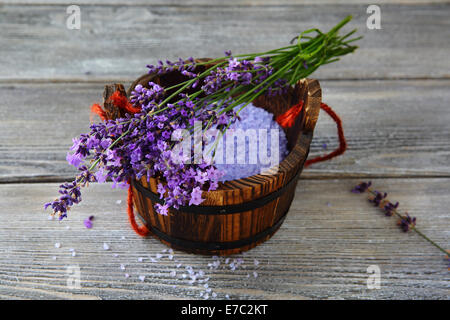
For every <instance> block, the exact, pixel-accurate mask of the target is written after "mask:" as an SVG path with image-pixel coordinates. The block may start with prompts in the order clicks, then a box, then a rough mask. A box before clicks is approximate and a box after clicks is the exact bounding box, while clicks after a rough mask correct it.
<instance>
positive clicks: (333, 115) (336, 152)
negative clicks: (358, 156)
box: [305, 103, 347, 168]
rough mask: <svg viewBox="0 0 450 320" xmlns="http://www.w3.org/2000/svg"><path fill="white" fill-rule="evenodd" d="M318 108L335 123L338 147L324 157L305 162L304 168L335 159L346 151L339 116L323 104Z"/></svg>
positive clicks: (345, 142)
mask: <svg viewBox="0 0 450 320" xmlns="http://www.w3.org/2000/svg"><path fill="white" fill-rule="evenodd" d="M320 108H321V109H322V110H323V111H325V112H326V113H328V115H329V116H330V117H331V118H333V120H334V122H336V126H337V130H338V137H339V147H338V148H337V149H336V150H334V151H333V152H331V153H329V154H327V155H324V156H319V157H316V158H313V159H310V160H306V162H305V168H306V167H308V166H310V165H311V164H313V163H317V162H322V161H326V160H330V159H332V158H334V157H337V156H339V155H341V154H343V153H344V152H345V150H347V141H345V137H344V129H343V128H342V121H341V119H340V118H339V116H338V115H337V114H336V113H335V112H334V111H333V110H332V109H331V108H330V107H329V106H328V105H327V104H325V103H321V104H320Z"/></svg>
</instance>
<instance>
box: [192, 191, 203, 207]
mask: <svg viewBox="0 0 450 320" xmlns="http://www.w3.org/2000/svg"><path fill="white" fill-rule="evenodd" d="M204 200H205V199H202V190H201V189H200V187H195V188H194V189H193V190H192V193H191V199H190V200H189V205H190V206H191V205H199V204H200V203H202V202H203V201H204Z"/></svg>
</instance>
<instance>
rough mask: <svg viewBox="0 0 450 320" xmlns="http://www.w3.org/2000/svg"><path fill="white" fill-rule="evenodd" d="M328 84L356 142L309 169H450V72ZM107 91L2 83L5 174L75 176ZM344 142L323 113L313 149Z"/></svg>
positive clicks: (0, 146)
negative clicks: (79, 147)
mask: <svg viewBox="0 0 450 320" xmlns="http://www.w3.org/2000/svg"><path fill="white" fill-rule="evenodd" d="M128 85H129V84H127V85H126V86H128ZM321 86H322V88H323V101H324V102H325V103H328V104H329V105H330V106H331V107H332V108H334V110H335V111H336V112H337V113H338V114H339V115H340V116H341V118H342V121H343V124H344V131H345V135H346V137H347V140H348V145H349V148H348V150H347V152H346V153H345V154H344V155H343V156H341V157H338V158H336V159H333V160H331V161H327V162H325V163H322V164H314V165H312V166H311V167H310V168H308V169H307V170H305V171H304V172H303V173H302V175H303V176H304V177H336V176H339V177H351V176H402V175H407V176H444V177H448V176H450V165H449V164H450V126H449V125H448V123H450V113H449V112H448V101H449V99H450V90H448V88H449V87H450V81H449V80H433V81H431V80H430V81H361V82H355V81H323V82H321ZM102 92H103V84H98V85H97V84H14V85H13V84H11V85H0V96H2V97H3V101H2V107H1V108H0V129H1V131H2V137H1V138H0V181H3V182H6V181H26V180H23V179H29V180H28V181H42V179H46V180H47V181H49V180H51V181H55V179H56V180H59V181H61V179H67V178H70V177H72V176H73V175H74V174H75V170H73V169H72V168H71V167H70V166H69V165H68V164H67V162H66V161H65V156H66V153H67V151H68V149H69V147H70V146H71V142H72V140H71V139H72V137H75V136H77V135H78V134H80V133H83V132H87V131H88V130H89V116H90V111H89V106H90V105H91V104H92V103H93V102H98V103H100V102H101V101H102ZM324 143H325V144H326V145H327V150H324V149H323V144H324ZM337 144H338V141H337V134H336V127H335V124H334V122H333V121H332V120H331V119H330V118H328V117H327V116H326V114H325V113H321V114H320V117H319V120H318V123H317V127H316V129H315V131H314V139H313V142H312V145H311V154H310V157H313V156H315V155H319V154H323V153H325V152H329V151H330V150H332V149H334V148H336V147H337Z"/></svg>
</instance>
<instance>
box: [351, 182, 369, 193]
mask: <svg viewBox="0 0 450 320" xmlns="http://www.w3.org/2000/svg"><path fill="white" fill-rule="evenodd" d="M371 185H372V182H371V181H369V182H361V183H360V184H358V185H357V186H355V187H354V188H353V189H352V190H351V192H353V193H363V192H366V191H367V189H369V187H370V186H371Z"/></svg>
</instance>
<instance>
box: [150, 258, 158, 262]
mask: <svg viewBox="0 0 450 320" xmlns="http://www.w3.org/2000/svg"><path fill="white" fill-rule="evenodd" d="M150 261H151V262H158V260H156V259H155V258H150Z"/></svg>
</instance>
